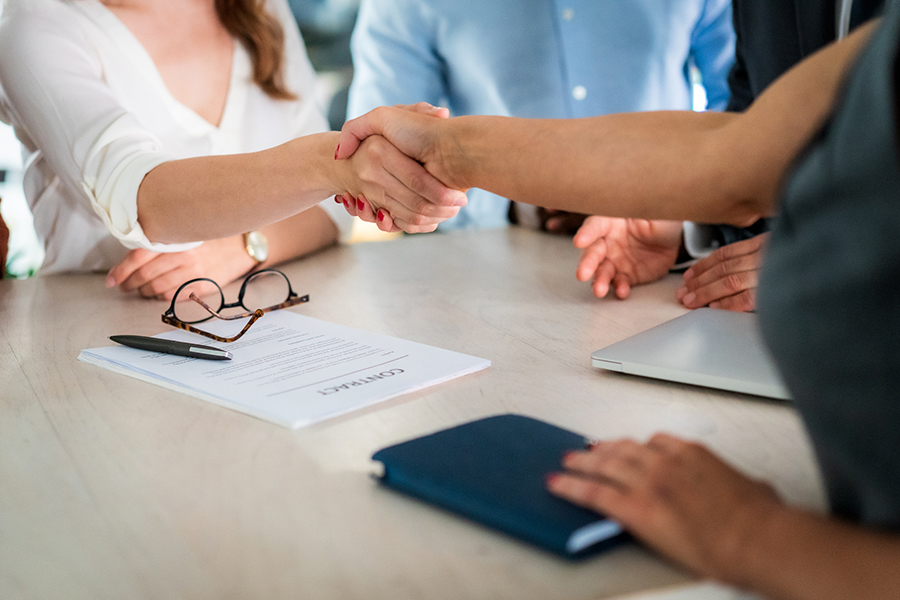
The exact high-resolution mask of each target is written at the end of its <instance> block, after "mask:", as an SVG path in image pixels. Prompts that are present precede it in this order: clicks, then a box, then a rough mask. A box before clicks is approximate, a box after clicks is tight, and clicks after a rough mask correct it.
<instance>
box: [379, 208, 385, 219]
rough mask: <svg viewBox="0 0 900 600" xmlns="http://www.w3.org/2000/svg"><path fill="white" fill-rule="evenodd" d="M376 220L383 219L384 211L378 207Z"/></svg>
mask: <svg viewBox="0 0 900 600" xmlns="http://www.w3.org/2000/svg"><path fill="white" fill-rule="evenodd" d="M378 220H379V221H384V212H382V210H381V209H380V208H379V209H378Z"/></svg>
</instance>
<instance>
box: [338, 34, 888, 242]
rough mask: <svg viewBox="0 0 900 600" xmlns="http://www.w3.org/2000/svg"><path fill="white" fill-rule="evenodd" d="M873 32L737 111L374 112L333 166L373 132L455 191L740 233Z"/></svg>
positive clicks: (832, 49) (766, 206)
mask: <svg viewBox="0 0 900 600" xmlns="http://www.w3.org/2000/svg"><path fill="white" fill-rule="evenodd" d="M872 28H873V26H872V25H869V26H865V27H861V28H859V29H858V30H857V31H856V32H855V33H854V34H853V35H851V36H850V37H848V38H847V39H845V40H844V41H842V42H840V43H837V44H833V45H831V46H829V47H827V48H825V49H823V50H821V51H819V52H818V53H816V54H814V55H813V56H811V57H810V58H808V59H807V60H805V61H804V62H802V63H801V64H799V65H798V66H796V67H795V68H794V69H792V70H791V71H789V72H788V73H786V74H785V76H784V77H782V78H781V79H779V80H778V81H777V82H775V83H774V84H773V85H772V86H771V87H770V88H769V89H768V90H767V91H766V93H764V94H763V95H761V96H760V98H759V99H758V100H757V101H756V102H755V103H754V105H753V106H752V107H751V109H750V110H748V111H747V112H746V113H743V114H720V113H690V112H650V113H631V114H618V115H607V116H603V117H595V118H591V119H571V120H538V119H513V118H503V117H475V116H473V117H459V118H455V119H450V120H447V121H443V120H435V119H431V118H430V117H428V116H426V115H423V114H410V113H408V112H406V111H403V110H402V109H399V108H386V107H382V108H379V109H376V110H374V111H372V112H371V113H368V114H367V115H365V116H363V117H361V118H359V119H354V120H352V121H349V122H348V123H347V124H345V126H344V129H343V131H342V134H341V140H340V147H339V149H338V150H339V151H338V158H346V157H348V156H350V155H352V154H353V152H354V151H355V149H356V147H357V145H358V144H359V141H360V140H362V139H365V138H366V137H368V136H369V135H373V134H381V135H383V136H385V137H386V138H387V139H388V140H389V141H390V142H391V143H393V144H394V145H396V146H397V147H398V148H399V149H400V150H401V151H403V152H404V153H406V154H408V155H409V156H411V157H413V158H415V159H417V160H419V161H420V162H422V163H423V164H424V165H425V167H426V168H427V169H428V170H429V172H431V173H432V174H434V175H435V176H436V177H437V178H438V179H440V180H441V181H442V182H444V183H445V184H447V185H448V186H449V187H452V188H456V189H466V188H469V187H480V188H484V189H487V190H490V191H492V192H496V193H498V194H501V195H503V196H506V197H508V198H512V199H515V200H517V201H521V202H527V203H532V204H534V203H539V202H540V203H547V202H548V199H550V198H552V201H551V202H552V206H550V208H558V209H564V210H571V211H579V212H587V213H593V214H603V215H607V216H615V217H642V218H648V219H690V220H695V221H701V222H720V223H733V224H737V225H745V224H748V223H750V222H752V221H754V220H756V218H757V217H759V216H760V215H767V214H772V213H773V212H774V211H775V204H776V199H777V194H778V190H779V188H780V185H781V182H782V180H783V178H784V176H785V174H786V172H787V170H788V168H789V166H790V164H791V161H792V160H793V159H794V157H795V156H796V155H797V154H798V153H799V151H800V150H801V149H802V148H803V146H804V145H805V144H806V143H807V142H808V140H809V139H810V138H811V137H812V135H813V134H814V132H815V131H816V130H817V129H818V128H819V127H820V126H821V124H822V123H823V122H824V120H825V118H826V117H827V115H828V114H829V112H830V111H831V108H832V106H833V104H834V101H835V98H836V96H837V94H838V90H839V88H840V84H841V82H842V81H843V79H844V76H845V74H846V73H847V71H848V69H849V66H850V64H851V63H852V61H853V60H854V59H855V58H856V56H857V54H858V53H859V51H860V49H861V48H862V46H863V45H864V44H865V42H866V41H867V40H868V38H869V36H870V34H871V31H872Z"/></svg>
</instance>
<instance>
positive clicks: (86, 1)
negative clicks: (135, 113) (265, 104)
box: [73, 0, 250, 135]
mask: <svg viewBox="0 0 900 600" xmlns="http://www.w3.org/2000/svg"><path fill="white" fill-rule="evenodd" d="M73 4H74V5H75V6H80V7H82V8H83V9H84V10H85V11H86V12H87V13H88V16H90V17H91V18H92V19H93V20H94V21H95V22H96V23H97V24H98V25H99V26H100V27H101V29H103V30H104V31H105V32H106V33H107V35H109V36H110V37H111V38H112V39H113V40H114V41H115V42H116V43H118V44H120V45H121V46H122V47H123V49H124V50H125V51H126V52H125V54H126V55H127V56H126V58H128V59H130V60H132V62H134V63H136V66H137V67H138V68H140V69H141V71H142V72H143V73H144V74H145V75H146V80H147V81H148V83H150V84H151V85H153V86H154V87H155V88H157V91H158V92H159V93H160V97H161V98H162V99H163V101H164V102H165V104H166V105H167V107H168V108H169V111H170V112H171V113H172V116H173V117H174V118H175V119H176V120H177V121H178V122H179V124H180V125H181V126H182V127H183V128H184V129H185V130H187V131H188V132H191V133H193V134H197V135H202V134H208V133H210V132H213V131H220V130H225V129H229V128H230V127H231V122H232V121H233V120H234V118H236V117H235V115H239V114H240V112H241V110H242V105H243V104H244V103H245V102H246V95H247V85H246V81H248V79H249V74H250V65H249V57H248V56H247V55H246V51H245V50H244V48H243V46H241V44H240V43H239V42H237V41H234V42H233V43H234V50H233V51H232V57H231V73H230V75H229V80H228V91H227V92H226V97H225V107H224V109H223V110H222V116H221V118H220V119H219V123H218V125H216V124H214V123H211V122H210V121H207V120H206V119H205V118H203V117H202V116H200V115H199V114H198V113H197V112H196V111H195V110H194V109H192V108H190V107H189V106H187V105H185V104H184V103H182V102H181V101H180V100H178V99H177V98H176V97H175V96H173V95H172V92H171V91H170V90H169V88H168V86H166V82H165V80H164V79H163V78H162V74H161V73H160V72H159V68H158V67H157V66H156V63H155V62H154V61H153V58H152V57H151V56H150V53H149V52H147V49H146V48H144V45H143V44H141V42H140V40H138V39H137V37H136V36H135V35H134V33H132V31H131V30H130V29H129V28H128V27H127V26H126V25H125V24H124V23H123V22H122V21H121V20H119V18H118V17H117V16H116V15H115V13H113V12H112V11H111V10H109V8H107V7H106V6H105V5H104V4H103V3H102V2H100V0H80V1H78V2H75V3H73Z"/></svg>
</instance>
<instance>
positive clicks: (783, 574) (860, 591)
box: [726, 508, 900, 600]
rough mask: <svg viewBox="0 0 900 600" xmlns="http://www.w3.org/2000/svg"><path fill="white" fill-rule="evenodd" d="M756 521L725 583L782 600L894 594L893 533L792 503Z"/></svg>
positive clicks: (897, 573) (897, 572) (873, 599)
mask: <svg viewBox="0 0 900 600" xmlns="http://www.w3.org/2000/svg"><path fill="white" fill-rule="evenodd" d="M757 525H758V527H757V528H756V530H755V532H754V534H753V536H752V537H751V538H750V539H749V540H747V544H746V545H745V547H744V549H743V554H742V555H741V559H739V560H735V561H733V562H734V563H735V564H734V565H733V569H734V571H733V572H731V573H729V574H728V577H726V579H728V580H729V582H730V583H735V584H738V585H740V586H742V587H745V588H748V589H752V590H754V591H756V592H759V593H762V594H764V595H766V597H771V598H775V599H783V600H832V599H833V600H847V599H848V598H866V599H867V600H880V599H883V598H884V599H887V598H896V597H897V590H900V569H898V568H897V565H900V538H898V536H896V535H889V534H884V533H878V532H874V531H871V530H865V529H863V528H861V527H858V526H851V525H848V524H845V523H842V522H839V521H837V520H835V519H828V518H824V517H820V516H817V515H813V514H811V513H808V512H805V511H801V510H798V509H792V508H784V509H781V510H779V511H778V512H777V513H776V514H774V515H773V517H772V518H771V519H769V520H766V521H765V522H763V523H758V524H757Z"/></svg>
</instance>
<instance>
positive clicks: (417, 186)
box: [406, 172, 428, 196]
mask: <svg viewBox="0 0 900 600" xmlns="http://www.w3.org/2000/svg"><path fill="white" fill-rule="evenodd" d="M427 181H428V179H427V177H426V176H425V175H423V174H422V173H419V172H415V173H412V174H411V175H410V176H409V178H408V181H407V183H406V185H407V187H408V188H409V189H410V190H412V191H413V192H415V193H416V194H418V195H420V196H424V195H425V191H426V190H427V189H428V183H427Z"/></svg>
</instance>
